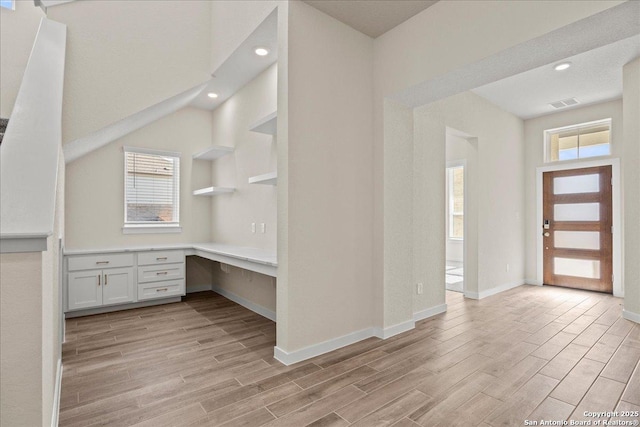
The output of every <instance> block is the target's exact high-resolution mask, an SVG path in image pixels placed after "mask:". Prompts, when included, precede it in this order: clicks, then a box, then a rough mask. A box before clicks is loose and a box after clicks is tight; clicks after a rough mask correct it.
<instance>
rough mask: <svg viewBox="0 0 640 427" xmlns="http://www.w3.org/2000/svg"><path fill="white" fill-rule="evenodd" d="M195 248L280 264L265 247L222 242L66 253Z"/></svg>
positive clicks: (84, 251)
mask: <svg viewBox="0 0 640 427" xmlns="http://www.w3.org/2000/svg"><path fill="white" fill-rule="evenodd" d="M185 249H186V250H189V249H190V250H194V251H202V252H210V253H215V254H220V255H225V256H228V257H231V258H237V259H240V260H244V261H249V262H255V263H259V264H264V265H269V266H272V267H277V266H278V258H277V255H276V254H275V253H273V252H268V251H265V250H263V249H258V248H249V247H245V246H234V245H226V244H222V243H214V242H207V243H182V244H168V245H152V246H151V245H148V246H127V247H115V248H89V249H65V251H64V254H65V255H89V254H97V253H100V254H104V253H114V252H143V251H167V250H185Z"/></svg>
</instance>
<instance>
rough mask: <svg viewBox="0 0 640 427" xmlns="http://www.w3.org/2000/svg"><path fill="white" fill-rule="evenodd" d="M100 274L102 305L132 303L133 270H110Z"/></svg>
mask: <svg viewBox="0 0 640 427" xmlns="http://www.w3.org/2000/svg"><path fill="white" fill-rule="evenodd" d="M102 272H103V276H104V285H103V286H102V305H112V304H122V303H125V302H131V301H133V268H110V269H107V270H103V271H102Z"/></svg>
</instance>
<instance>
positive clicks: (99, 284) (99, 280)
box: [98, 274, 100, 286]
mask: <svg viewBox="0 0 640 427" xmlns="http://www.w3.org/2000/svg"><path fill="white" fill-rule="evenodd" d="M98 286H100V275H99V274H98Z"/></svg>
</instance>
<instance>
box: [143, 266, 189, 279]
mask: <svg viewBox="0 0 640 427" xmlns="http://www.w3.org/2000/svg"><path fill="white" fill-rule="evenodd" d="M175 279H184V264H167V265H148V266H144V267H138V283H146V282H158V281H161V280H175Z"/></svg>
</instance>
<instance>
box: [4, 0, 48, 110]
mask: <svg viewBox="0 0 640 427" xmlns="http://www.w3.org/2000/svg"><path fill="white" fill-rule="evenodd" d="M15 3H16V4H15V10H8V9H5V8H0V57H1V58H2V61H0V117H2V118H9V116H10V115H11V111H13V105H14V104H15V102H16V97H17V96H18V90H19V89H20V84H21V83H22V76H23V75H24V70H25V69H26V68H27V61H28V60H29V55H30V54H31V48H32V47H33V43H34V42H35V39H36V33H37V32H38V27H39V26H40V20H41V19H42V18H44V16H45V15H44V12H43V11H42V9H40V8H39V7H36V6H35V5H34V4H33V2H30V1H17V2H15Z"/></svg>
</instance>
